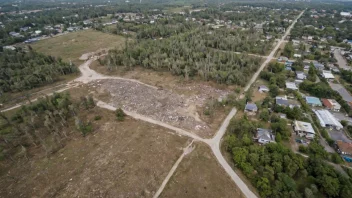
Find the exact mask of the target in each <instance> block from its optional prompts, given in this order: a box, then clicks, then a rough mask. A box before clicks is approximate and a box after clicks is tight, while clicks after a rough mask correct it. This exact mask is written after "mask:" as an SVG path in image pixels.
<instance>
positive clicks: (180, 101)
mask: <svg viewBox="0 0 352 198" xmlns="http://www.w3.org/2000/svg"><path fill="white" fill-rule="evenodd" d="M88 86H89V87H90V89H94V90H95V93H96V94H97V97H98V99H101V100H103V101H104V102H107V103H109V104H111V105H113V106H115V107H120V108H122V109H124V110H126V111H130V112H136V113H138V114H141V115H144V116H148V117H150V118H152V119H155V120H158V121H162V122H165V123H167V124H170V125H173V126H175V127H178V128H181V129H184V130H187V131H189V132H193V133H195V134H197V135H199V136H201V137H206V138H209V137H212V136H213V135H214V133H215V131H216V129H213V128H211V127H210V125H209V124H208V123H206V122H205V121H203V120H202V119H201V118H200V116H199V114H198V112H197V107H198V108H199V107H202V106H203V105H204V104H205V102H206V101H207V99H209V98H210V97H213V98H214V97H215V96H216V97H217V98H222V97H225V96H226V95H227V94H228V91H223V90H219V89H215V88H213V87H211V86H207V85H204V86H202V85H190V86H188V87H187V86H184V87H182V89H185V90H187V92H188V93H189V92H191V91H192V89H194V90H197V91H195V93H198V94H193V95H192V94H187V95H183V94H178V93H175V92H173V91H170V90H166V89H161V88H157V87H152V86H146V85H144V84H140V83H137V82H131V81H126V80H118V79H108V80H99V81H95V82H92V83H90V84H89V85H88ZM200 90H201V91H200ZM199 93H200V94H199ZM104 94H105V95H106V94H108V95H109V97H105V98H104V99H102V97H99V96H102V95H104Z"/></svg>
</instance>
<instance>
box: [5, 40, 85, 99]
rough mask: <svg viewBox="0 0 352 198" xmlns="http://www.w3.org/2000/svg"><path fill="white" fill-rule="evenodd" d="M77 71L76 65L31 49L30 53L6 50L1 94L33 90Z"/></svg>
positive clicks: (19, 50) (20, 50) (21, 50)
mask: <svg viewBox="0 0 352 198" xmlns="http://www.w3.org/2000/svg"><path fill="white" fill-rule="evenodd" d="M77 71H78V70H77V68H76V67H75V66H74V65H72V64H70V63H66V62H63V61H62V60H61V59H60V58H59V59H56V58H55V57H52V56H46V55H44V54H41V53H38V52H36V51H34V50H32V48H31V47H29V49H28V52H27V51H26V50H24V49H21V48H19V49H17V50H15V51H11V50H5V51H4V52H3V53H1V54H0V94H3V93H7V92H19V91H24V90H29V89H33V88H35V87H39V86H42V85H45V84H49V83H53V82H55V81H56V80H58V79H59V78H60V76H64V75H68V74H72V73H75V72H77Z"/></svg>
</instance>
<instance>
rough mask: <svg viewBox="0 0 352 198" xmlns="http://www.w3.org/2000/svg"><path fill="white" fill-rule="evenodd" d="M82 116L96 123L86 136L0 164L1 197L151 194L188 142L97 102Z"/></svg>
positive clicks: (75, 136) (145, 195) (74, 137)
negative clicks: (118, 114) (120, 119)
mask: <svg viewBox="0 0 352 198" xmlns="http://www.w3.org/2000/svg"><path fill="white" fill-rule="evenodd" d="M73 97H76V96H73ZM97 115H99V116H101V119H100V120H95V119H94V118H95V116H97ZM84 119H86V120H90V121H92V122H93V128H94V129H93V130H94V131H93V132H92V133H91V134H89V135H87V136H86V137H82V136H81V135H80V133H79V132H77V133H74V134H72V135H70V140H68V141H67V143H66V146H65V147H64V148H62V149H60V150H59V151H57V152H56V153H54V154H51V155H50V156H49V157H48V158H46V157H44V156H43V154H42V153H41V152H40V149H39V148H37V149H33V150H32V152H31V153H32V157H30V158H29V161H27V160H25V159H22V160H20V161H18V162H16V163H12V164H11V162H8V163H10V164H11V166H7V168H4V167H5V166H0V167H1V170H2V171H1V175H0V186H1V188H0V197H23V196H24V197H116V196H117V195H118V196H119V197H152V195H154V193H155V192H156V190H157V189H158V188H159V185H160V184H161V183H162V181H163V179H164V178H165V177H166V175H167V173H168V172H169V170H170V169H171V167H172V165H173V164H174V163H175V161H176V160H177V159H178V157H179V156H180V155H181V153H182V152H183V151H182V148H183V147H185V146H186V145H188V144H189V142H188V141H189V140H188V139H187V138H184V137H180V136H177V135H174V134H173V133H172V132H171V131H170V130H168V129H165V128H162V127H159V126H156V125H152V124H149V123H146V122H142V121H138V120H135V119H132V118H129V117H127V118H126V119H125V121H123V122H117V121H116V118H115V115H114V113H113V112H111V111H107V110H103V109H100V108H98V107H95V108H94V109H93V110H91V111H89V113H88V114H87V115H86V116H85V117H84ZM3 163H5V162H1V165H2V164H3Z"/></svg>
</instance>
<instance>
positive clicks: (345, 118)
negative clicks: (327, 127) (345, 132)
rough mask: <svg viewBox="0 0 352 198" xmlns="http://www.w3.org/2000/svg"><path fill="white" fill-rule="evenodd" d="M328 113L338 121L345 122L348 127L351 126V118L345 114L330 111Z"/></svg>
mask: <svg viewBox="0 0 352 198" xmlns="http://www.w3.org/2000/svg"><path fill="white" fill-rule="evenodd" d="M330 113H331V114H332V115H333V116H334V117H335V118H336V119H337V120H338V121H341V120H346V121H347V122H348V123H349V124H350V125H352V118H350V117H348V116H346V114H344V113H341V112H336V111H330Z"/></svg>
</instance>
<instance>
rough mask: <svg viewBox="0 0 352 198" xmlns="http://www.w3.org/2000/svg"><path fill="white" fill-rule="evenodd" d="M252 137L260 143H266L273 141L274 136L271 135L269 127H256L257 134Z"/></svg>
mask: <svg viewBox="0 0 352 198" xmlns="http://www.w3.org/2000/svg"><path fill="white" fill-rule="evenodd" d="M253 139H255V140H257V141H258V142H259V143H261V144H268V143H272V142H275V136H274V135H273V131H272V130H269V129H262V128H258V129H257V134H256V136H255V137H254V138H253Z"/></svg>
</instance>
